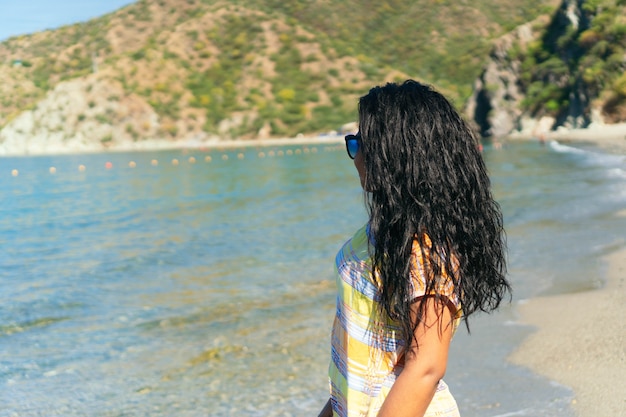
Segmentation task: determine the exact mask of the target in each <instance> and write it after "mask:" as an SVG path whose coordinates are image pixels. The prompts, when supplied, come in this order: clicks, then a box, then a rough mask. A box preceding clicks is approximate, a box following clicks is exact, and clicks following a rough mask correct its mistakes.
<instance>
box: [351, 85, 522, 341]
mask: <svg viewBox="0 0 626 417" xmlns="http://www.w3.org/2000/svg"><path fill="white" fill-rule="evenodd" d="M359 130H360V133H361V136H362V142H361V152H362V156H363V162H364V165H365V180H364V189H365V190H367V192H366V206H367V208H368V213H369V222H370V233H371V234H372V238H373V239H372V240H373V243H371V246H370V251H372V249H373V251H372V252H373V253H372V257H373V263H374V268H375V270H376V271H377V279H378V281H379V285H380V287H381V294H380V296H381V306H382V308H383V309H384V310H385V311H386V313H387V314H389V316H390V317H392V318H394V319H396V320H398V321H399V322H400V324H401V326H402V331H403V334H404V337H405V341H406V343H407V346H408V345H410V342H411V341H413V342H414V343H415V345H416V346H417V340H415V339H414V331H415V328H416V326H417V324H418V323H419V321H420V320H422V319H423V313H424V307H425V304H424V302H423V301H424V299H425V298H422V299H421V300H422V301H421V302H420V304H419V308H418V310H417V312H418V313H417V321H415V322H414V321H413V320H412V319H411V310H410V309H411V305H412V303H413V302H415V300H412V299H411V298H410V292H411V285H410V279H409V278H408V277H409V276H410V273H411V253H412V249H413V243H414V242H415V241H416V240H417V242H419V244H420V247H421V252H422V256H423V259H424V262H425V265H427V266H428V268H426V271H427V279H426V294H432V295H433V296H434V297H435V298H436V299H438V300H439V301H441V302H440V303H439V304H438V305H439V306H440V307H441V309H443V308H445V307H444V306H445V305H447V303H448V302H449V301H450V300H448V299H446V298H445V296H443V295H441V294H439V293H438V288H437V285H436V283H437V281H440V280H441V278H442V277H444V276H445V275H447V278H446V279H450V280H452V282H453V284H454V291H455V295H456V296H457V297H458V299H459V300H460V303H461V308H462V312H463V320H464V321H465V324H466V326H467V328H468V330H469V324H468V322H467V318H468V317H469V316H470V315H471V314H472V313H474V312H476V311H484V312H490V311H492V310H494V309H496V308H498V306H499V305H500V302H501V300H502V299H503V297H504V296H505V295H506V293H507V292H508V293H510V291H511V288H510V285H509V283H508V282H507V280H506V278H505V274H506V260H505V252H506V241H505V234H504V228H503V221H502V213H501V211H500V207H499V205H498V203H497V202H496V201H494V199H493V197H492V194H491V190H490V181H489V178H488V175H487V169H486V166H485V163H484V161H483V159H482V156H481V153H480V150H479V142H478V140H477V139H476V136H475V135H474V133H473V131H472V130H471V128H470V127H469V125H468V124H467V123H466V122H465V121H464V120H463V119H462V117H461V116H460V115H459V113H458V112H457V111H456V110H455V109H454V107H453V106H452V104H451V103H450V102H449V101H448V100H447V99H446V98H445V97H444V96H443V95H441V94H440V93H438V92H436V91H435V90H434V89H433V88H431V87H430V86H427V85H424V84H421V83H419V82H416V81H413V80H408V81H405V82H404V83H402V84H395V83H389V84H386V85H385V86H382V87H375V88H372V89H371V90H370V91H369V93H368V94H367V95H365V96H363V97H361V99H360V100H359ZM442 311H443V310H442Z"/></svg>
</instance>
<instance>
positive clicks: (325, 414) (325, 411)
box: [317, 399, 333, 417]
mask: <svg viewBox="0 0 626 417" xmlns="http://www.w3.org/2000/svg"><path fill="white" fill-rule="evenodd" d="M317 417H333V407H332V406H331V405H330V399H328V401H327V402H326V405H325V406H324V408H322V411H320V414H319V415H318V416H317Z"/></svg>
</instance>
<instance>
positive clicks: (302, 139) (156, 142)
mask: <svg viewBox="0 0 626 417" xmlns="http://www.w3.org/2000/svg"><path fill="white" fill-rule="evenodd" d="M343 138H344V135H318V136H299V137H294V138H268V139H246V140H243V139H242V140H209V141H198V140H187V141H169V140H162V139H148V140H144V141H141V142H124V143H119V144H114V145H111V146H110V147H104V148H103V147H101V146H94V147H82V146H81V147H75V146H71V145H68V146H50V147H47V148H45V149H42V148H40V149H25V150H23V151H22V152H7V151H6V150H5V149H3V147H2V144H1V143H0V158H3V157H4V158H9V157H28V156H47V155H80V154H94V153H119V152H143V151H163V150H177V149H179V150H204V149H238V148H251V147H271V146H289V145H296V146H298V145H337V144H341V143H343ZM94 145H96V144H94Z"/></svg>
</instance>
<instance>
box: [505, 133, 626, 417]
mask: <svg viewBox="0 0 626 417" xmlns="http://www.w3.org/2000/svg"><path fill="white" fill-rule="evenodd" d="M543 139H544V140H545V141H551V140H556V141H558V142H559V143H563V144H568V143H569V144H574V145H575V144H583V143H587V144H593V145H595V146H598V147H601V148H603V149H606V150H607V151H609V152H612V153H619V154H626V124H625V123H621V124H616V125H602V126H593V125H592V126H591V127H590V128H588V129H573V130H560V131H556V132H550V133H547V134H545V136H544V138H543ZM507 140H513V141H514V140H538V138H536V137H530V136H529V135H523V134H517V135H512V136H511V137H509V138H507ZM617 215H622V216H624V215H626V212H622V213H618V214H617ZM604 260H605V262H606V266H607V273H606V276H605V277H603V278H605V279H606V282H605V283H604V285H602V286H601V288H599V289H597V290H594V291H586V292H580V293H573V294H563V295H557V296H546V297H539V298H534V299H531V300H528V301H526V302H524V303H520V306H519V314H520V321H521V322H522V323H524V324H528V325H531V326H534V327H535V328H536V331H535V332H534V333H533V334H531V335H530V336H529V337H528V338H527V339H526V340H525V341H524V343H523V344H522V345H521V346H520V347H519V348H518V349H517V350H516V351H515V352H514V353H513V354H512V355H511V356H510V358H509V359H510V360H511V361H512V362H513V363H516V364H519V365H523V366H527V367H529V368H530V369H532V370H533V371H534V372H537V373H539V374H541V375H544V376H546V377H547V378H549V379H551V380H553V381H556V382H558V383H560V384H563V385H565V386H568V387H570V388H572V389H573V390H574V399H573V401H572V407H573V408H574V410H575V411H576V412H577V413H578V415H579V416H580V417H604V416H626V324H624V321H623V317H624V316H625V315H626V249H620V250H618V251H616V252H614V253H612V254H611V255H609V256H607V257H606V258H605V259H604Z"/></svg>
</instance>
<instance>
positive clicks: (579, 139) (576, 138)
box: [504, 123, 626, 153]
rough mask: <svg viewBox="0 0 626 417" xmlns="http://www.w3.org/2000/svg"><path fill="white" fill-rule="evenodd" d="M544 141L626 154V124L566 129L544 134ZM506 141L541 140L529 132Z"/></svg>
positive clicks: (508, 138) (512, 136)
mask: <svg viewBox="0 0 626 417" xmlns="http://www.w3.org/2000/svg"><path fill="white" fill-rule="evenodd" d="M542 139H543V141H545V142H549V141H553V140H556V141H557V142H559V143H563V144H568V143H569V144H591V145H594V146H597V147H599V148H602V149H605V150H607V151H609V152H612V153H615V152H617V153H626V123H616V124H610V125H607V124H605V125H599V124H594V123H592V124H591V125H590V126H589V127H587V128H584V129H582V128H581V129H565V128H561V129H558V130H556V131H550V132H546V133H544V134H543V138H542ZM504 140H505V141H519V140H534V141H540V138H539V137H538V136H537V135H535V134H532V133H528V132H515V133H512V134H510V135H508V136H506V137H505V138H504Z"/></svg>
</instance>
